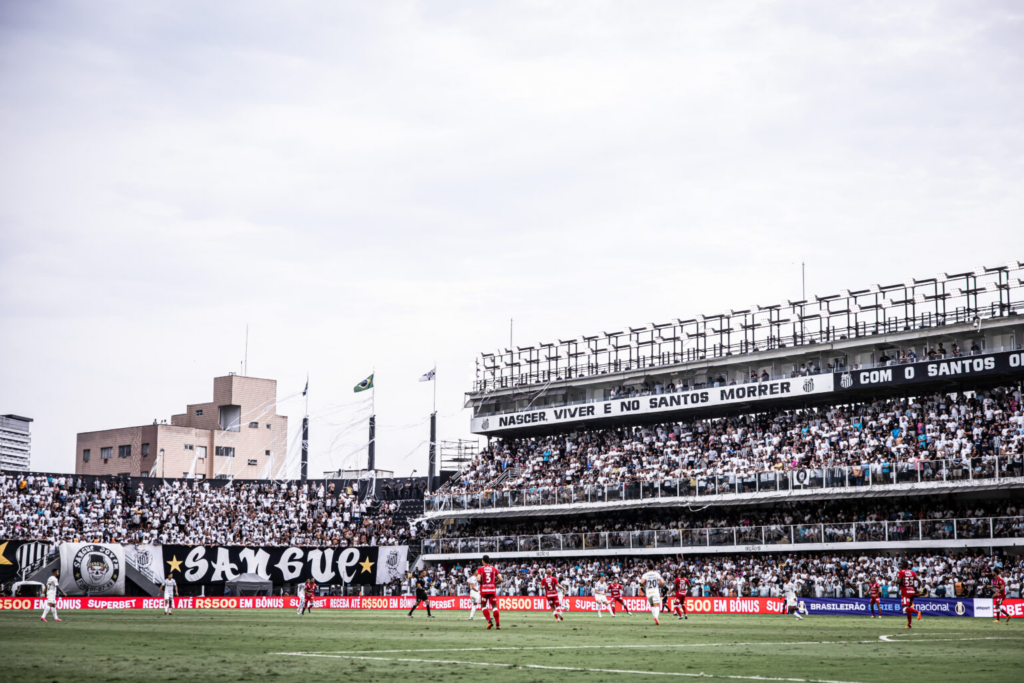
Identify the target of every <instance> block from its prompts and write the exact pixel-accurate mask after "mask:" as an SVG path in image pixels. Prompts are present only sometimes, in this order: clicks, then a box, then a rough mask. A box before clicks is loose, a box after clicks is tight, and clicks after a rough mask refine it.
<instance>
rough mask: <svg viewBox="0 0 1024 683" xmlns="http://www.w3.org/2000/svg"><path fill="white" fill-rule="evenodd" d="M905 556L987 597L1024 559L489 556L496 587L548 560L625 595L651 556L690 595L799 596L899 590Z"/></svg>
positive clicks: (435, 587) (946, 581) (515, 585)
mask: <svg viewBox="0 0 1024 683" xmlns="http://www.w3.org/2000/svg"><path fill="white" fill-rule="evenodd" d="M903 559H906V560H908V561H909V562H910V565H911V566H912V567H914V568H915V571H917V573H918V575H919V576H920V577H921V580H922V582H923V586H924V591H925V592H924V594H925V595H929V596H933V597H948V598H953V597H986V596H987V595H988V591H989V590H990V586H991V584H990V578H991V574H992V572H993V571H996V570H998V571H1000V572H1002V575H1003V578H1004V579H1005V581H1006V585H1007V594H1008V597H1020V596H1021V586H1022V582H1024V560H1022V559H1021V558H1020V557H1013V556H1005V557H1004V556H1002V555H987V554H984V553H982V552H965V553H943V552H939V551H935V552H931V551H928V552H917V553H910V554H909V555H907V556H890V555H886V554H881V553H861V554H846V555H834V554H784V555H772V554H751V555H710V556H697V555H686V556H680V557H676V558H670V557H647V558H622V557H616V558H586V559H571V560H569V559H561V560H558V559H544V560H533V559H531V560H524V561H506V562H502V561H498V562H495V566H497V568H498V570H499V571H500V572H501V576H502V578H503V583H502V584H501V585H500V587H499V592H500V593H501V594H502V595H543V590H542V588H541V586H540V581H541V578H542V577H543V575H544V571H545V570H546V568H547V567H552V568H553V569H554V571H555V574H556V575H557V576H558V578H559V581H560V583H562V584H563V585H564V586H566V587H567V594H568V595H579V596H586V595H591V594H592V592H593V585H594V583H595V582H596V581H597V580H598V579H599V578H602V577H603V578H604V579H605V580H606V581H612V580H614V581H615V582H617V583H619V584H621V585H622V586H623V594H625V595H641V594H642V593H641V592H640V576H641V575H642V574H643V573H644V571H645V568H644V566H645V564H648V563H649V564H651V565H652V566H653V567H654V568H655V569H657V570H658V571H660V572H661V573H662V575H663V576H668V577H671V576H674V575H678V574H680V573H681V574H682V575H684V576H686V577H687V578H689V580H690V584H691V587H690V594H691V595H694V596H732V597H780V596H782V595H783V585H784V584H785V583H786V582H788V581H790V580H792V581H794V582H795V583H796V584H797V585H798V592H799V594H800V596H802V597H819V598H820V597H830V598H831V597H835V598H849V597H862V596H864V595H866V594H867V593H866V591H867V587H868V585H869V584H870V583H871V579H872V577H878V579H879V581H880V582H881V584H882V590H883V593H882V597H897V596H898V595H899V593H898V586H897V585H896V574H897V572H898V571H899V563H900V562H901V561H902V560H903ZM475 568H476V565H475V564H474V563H470V564H459V563H444V564H438V565H435V566H434V567H431V568H429V569H427V570H425V572H424V573H423V574H422V575H421V576H420V577H419V578H420V580H421V581H422V582H423V583H424V584H426V585H427V586H429V592H430V593H431V594H432V595H453V594H459V595H465V594H466V593H467V588H466V579H467V577H468V575H469V573H470V572H471V571H475Z"/></svg>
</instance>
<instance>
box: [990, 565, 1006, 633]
mask: <svg viewBox="0 0 1024 683" xmlns="http://www.w3.org/2000/svg"><path fill="white" fill-rule="evenodd" d="M1003 600H1006V581H1004V580H1003V577H1002V576H1001V575H1000V574H999V570H998V569H997V570H996V571H994V572H992V613H993V614H995V615H996V623H997V624H998V623H999V615H1000V614H1005V615H1006V623H1007V624H1009V623H1010V613H1009V612H1007V611H1006V608H1005V607H1003Z"/></svg>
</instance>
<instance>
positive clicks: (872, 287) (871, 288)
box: [868, 285, 882, 294]
mask: <svg viewBox="0 0 1024 683" xmlns="http://www.w3.org/2000/svg"><path fill="white" fill-rule="evenodd" d="M868 291H869V292H871V293H872V294H880V293H881V292H882V286H881V285H870V286H869V287H868Z"/></svg>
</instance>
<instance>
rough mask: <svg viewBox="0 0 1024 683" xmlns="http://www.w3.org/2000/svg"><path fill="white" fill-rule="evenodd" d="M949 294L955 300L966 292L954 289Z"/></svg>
mask: <svg viewBox="0 0 1024 683" xmlns="http://www.w3.org/2000/svg"><path fill="white" fill-rule="evenodd" d="M949 293H950V294H952V295H953V298H955V299H959V298H960V297H962V296H963V295H964V290H962V289H960V288H959V287H954V288H953V289H951V290H950V292H949Z"/></svg>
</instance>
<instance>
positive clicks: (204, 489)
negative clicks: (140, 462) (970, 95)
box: [0, 474, 417, 547]
mask: <svg viewBox="0 0 1024 683" xmlns="http://www.w3.org/2000/svg"><path fill="white" fill-rule="evenodd" d="M388 497H389V498H393V496H392V495H389V496H388ZM400 505H401V503H400V501H398V500H394V499H391V500H382V501H378V500H377V499H375V498H374V497H373V496H372V495H369V496H365V497H363V498H361V499H360V497H359V495H358V491H357V490H354V489H353V488H352V487H351V486H342V485H340V484H339V485H336V484H335V482H332V481H327V482H298V481H290V482H246V483H239V482H232V483H231V484H230V485H226V486H211V485H210V482H208V481H197V480H167V481H164V482H162V483H160V484H158V485H156V486H152V487H149V488H147V487H145V486H143V484H141V483H140V484H139V485H138V487H137V488H136V489H132V487H131V485H130V483H129V482H128V480H126V479H123V478H119V477H115V478H96V479H93V480H92V481H91V482H86V481H84V480H83V479H82V478H81V477H74V476H71V475H32V474H26V475H15V474H2V475H0V538H3V539H14V540H28V539H32V540H41V541H47V542H50V543H59V542H65V541H89V542H103V543H156V544H172V543H176V544H186V545H270V546H283V545H301V546H319V547H324V546H331V547H349V546H376V545H396V544H404V543H408V542H409V540H410V539H414V538H415V537H416V535H417V526H416V525H415V524H414V523H410V522H409V520H408V519H406V516H405V515H402V514H399V513H400Z"/></svg>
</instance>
